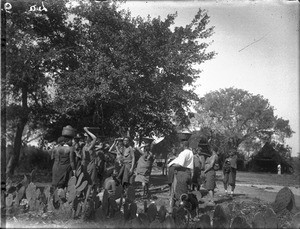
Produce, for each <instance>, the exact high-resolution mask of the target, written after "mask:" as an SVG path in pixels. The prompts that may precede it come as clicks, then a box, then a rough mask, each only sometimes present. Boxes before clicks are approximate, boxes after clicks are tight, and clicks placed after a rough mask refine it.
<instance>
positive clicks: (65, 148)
mask: <svg viewBox="0 0 300 229" xmlns="http://www.w3.org/2000/svg"><path fill="white" fill-rule="evenodd" d="M58 143H59V145H58V146H56V147H55V149H54V150H53V155H52V158H53V159H54V164H53V167H52V186H53V187H54V188H65V187H67V186H68V181H69V178H70V177H71V176H72V171H73V173H75V161H74V149H73V147H72V138H71V137H66V136H61V137H59V138H58Z"/></svg>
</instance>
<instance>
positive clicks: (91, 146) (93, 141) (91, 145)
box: [83, 127, 97, 150]
mask: <svg viewBox="0 0 300 229" xmlns="http://www.w3.org/2000/svg"><path fill="white" fill-rule="evenodd" d="M83 129H84V131H85V132H86V133H87V134H88V135H89V136H90V137H91V138H92V141H91V143H90V145H89V146H88V148H87V150H91V149H93V147H94V146H95V145H96V140H97V137H96V135H94V134H93V133H92V132H90V131H89V130H88V128H87V127H84V128H83Z"/></svg>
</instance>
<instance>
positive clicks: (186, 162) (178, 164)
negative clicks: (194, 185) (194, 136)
mask: <svg viewBox="0 0 300 229" xmlns="http://www.w3.org/2000/svg"><path fill="white" fill-rule="evenodd" d="M181 147H182V148H183V151H182V152H180V153H179V155H178V156H177V157H176V158H175V159H174V160H172V161H171V162H170V163H169V164H168V167H171V166H174V177H173V182H172V186H171V200H170V207H171V209H170V210H171V211H172V210H173V207H174V205H175V203H176V202H180V196H181V195H182V194H184V193H186V194H187V192H188V187H189V185H190V184H191V178H192V174H193V173H192V170H193V169H194V155H193V152H192V150H191V149H190V148H189V142H188V141H187V140H184V141H182V142H181Z"/></svg>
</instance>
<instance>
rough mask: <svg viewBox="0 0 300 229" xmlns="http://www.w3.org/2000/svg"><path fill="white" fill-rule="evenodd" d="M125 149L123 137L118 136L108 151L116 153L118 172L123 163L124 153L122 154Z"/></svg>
mask: <svg viewBox="0 0 300 229" xmlns="http://www.w3.org/2000/svg"><path fill="white" fill-rule="evenodd" d="M123 149H124V144H123V138H116V139H115V140H114V143H113V144H112V145H111V147H110V148H109V150H108V152H110V153H115V154H116V160H115V168H116V171H117V172H119V171H120V169H121V167H122V165H123V155H122V152H123Z"/></svg>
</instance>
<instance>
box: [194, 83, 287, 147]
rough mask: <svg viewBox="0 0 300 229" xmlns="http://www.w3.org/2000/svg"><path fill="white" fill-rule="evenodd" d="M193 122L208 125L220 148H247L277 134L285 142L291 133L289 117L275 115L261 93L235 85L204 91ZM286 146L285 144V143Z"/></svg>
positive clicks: (204, 126)
mask: <svg viewBox="0 0 300 229" xmlns="http://www.w3.org/2000/svg"><path fill="white" fill-rule="evenodd" d="M196 111H197V112H196V114H195V117H194V118H193V125H198V126H200V127H202V128H207V129H209V130H210V131H209V135H210V136H212V137H213V145H214V146H215V147H217V148H219V150H221V151H222V152H226V151H228V150H229V149H235V150H236V149H237V148H238V147H239V146H240V145H241V144H242V143H243V144H244V145H246V146H248V148H249V147H250V145H252V146H254V147H255V143H257V142H258V141H263V142H264V141H271V140H272V139H271V137H272V136H274V135H276V136H279V137H280V138H281V141H282V142H284V139H285V138H289V137H291V136H292V134H293V131H292V129H291V127H290V126H289V121H288V120H284V119H283V118H279V117H277V116H276V115H274V108H273V107H272V106H271V105H270V103H269V101H268V100H267V99H265V98H263V96H261V95H253V94H251V93H249V92H248V91H245V90H242V89H236V88H226V89H220V90H219V91H213V92H210V93H207V94H206V95H205V96H204V97H203V98H202V99H201V102H199V103H198V104H197V105H196ZM287 149H288V147H287Z"/></svg>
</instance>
